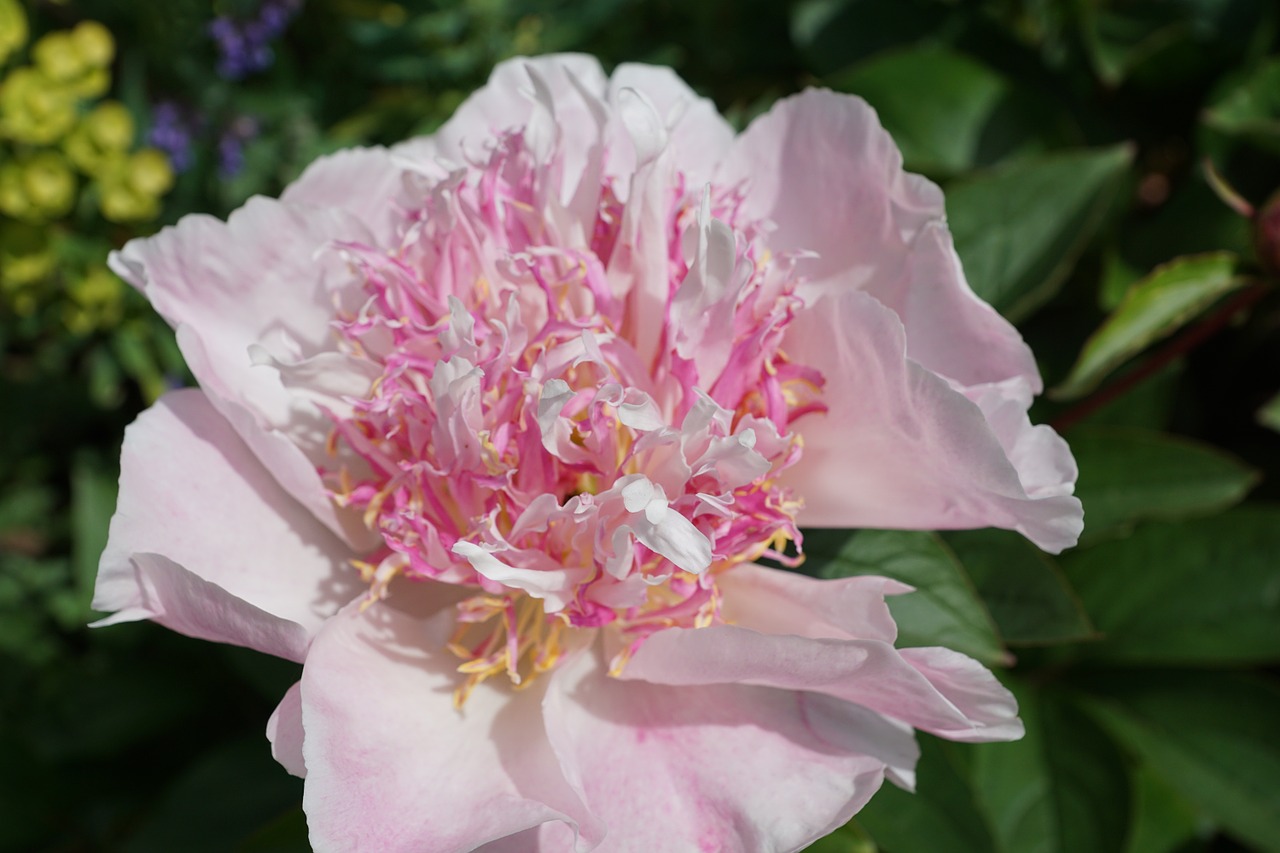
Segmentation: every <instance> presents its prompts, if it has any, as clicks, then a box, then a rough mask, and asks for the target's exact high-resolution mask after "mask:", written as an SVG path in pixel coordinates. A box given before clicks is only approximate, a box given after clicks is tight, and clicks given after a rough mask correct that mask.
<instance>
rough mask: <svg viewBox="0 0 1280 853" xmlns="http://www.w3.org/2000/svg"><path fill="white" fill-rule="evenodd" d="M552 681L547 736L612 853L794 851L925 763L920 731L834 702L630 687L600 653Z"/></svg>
mask: <svg viewBox="0 0 1280 853" xmlns="http://www.w3.org/2000/svg"><path fill="white" fill-rule="evenodd" d="M552 678H553V683H552V685H551V687H550V689H549V690H548V692H547V698H546V702H545V718H546V723H547V730H548V734H549V736H550V738H551V742H552V744H553V746H554V747H555V751H556V755H557V756H558V757H559V758H560V761H561V763H562V765H563V767H564V769H565V773H566V775H567V776H568V778H569V780H570V781H571V783H573V785H574V787H575V788H576V789H578V790H579V791H581V792H582V795H583V798H584V799H585V800H586V803H587V805H588V807H589V808H590V809H591V810H592V812H594V813H595V814H598V815H600V816H601V817H602V818H603V819H604V821H605V823H606V824H607V825H608V828H609V834H608V835H607V836H606V837H605V840H604V843H603V844H602V845H601V846H600V848H599V849H600V850H602V851H638V850H680V851H685V850H688V851H706V853H734V851H748V850H751V851H762V850H796V849H799V848H800V847H803V846H804V845H805V844H808V843H810V842H811V841H813V840H814V839H816V838H819V837H821V836H822V835H825V834H826V833H828V832H830V831H832V830H833V829H835V828H836V827H837V826H840V825H841V824H842V823H844V822H845V821H847V820H848V819H849V818H850V817H851V816H852V815H853V813H854V812H855V811H857V810H858V809H859V808H861V807H862V806H863V805H864V804H865V803H866V802H867V800H868V799H870V797H871V795H872V794H873V793H875V791H876V790H877V789H878V788H879V787H880V784H881V781H882V779H883V777H884V774H885V769H886V766H888V767H890V768H895V769H896V770H897V771H900V773H901V775H904V776H909V775H910V767H912V766H913V765H914V763H915V759H916V755H917V753H916V747H915V744H914V742H913V740H912V738H911V734H910V732H909V730H906V729H904V728H902V727H899V726H897V725H895V724H893V723H891V722H889V721H888V720H885V719H884V718H883V717H880V716H879V715H877V714H873V713H870V712H868V711H866V710H865V709H861V708H857V707H855V706H853V705H849V704H848V703H844V702H838V701H836V700H832V699H830V698H828V697H825V696H817V695H813V694H803V693H795V692H790V691H784V690H771V689H768V688H759V687H747V686H741V685H718V686H702V687H682V688H673V687H664V686H661V685H657V684H646V683H644V682H639V681H630V682H628V681H621V680H618V679H615V678H611V677H609V676H608V675H606V673H605V666H604V663H603V661H602V660H601V659H600V658H599V656H598V655H597V654H595V653H584V654H582V655H580V656H578V657H577V658H576V659H574V660H572V661H568V662H566V663H565V664H563V665H562V666H561V667H560V668H559V669H557V670H556V672H555V673H554V675H553V676H552Z"/></svg>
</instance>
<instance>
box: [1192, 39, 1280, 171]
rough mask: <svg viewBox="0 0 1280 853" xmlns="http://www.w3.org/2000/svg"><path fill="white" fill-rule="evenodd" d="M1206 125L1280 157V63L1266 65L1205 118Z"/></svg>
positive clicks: (1279, 61) (1234, 89)
mask: <svg viewBox="0 0 1280 853" xmlns="http://www.w3.org/2000/svg"><path fill="white" fill-rule="evenodd" d="M1204 120H1205V123H1206V124H1208V125H1209V126H1210V127H1212V128H1213V129H1215V130H1218V131H1221V132H1223V133H1226V134H1230V135H1231V136H1242V137H1246V138H1248V139H1250V140H1252V141H1254V142H1257V143H1258V144H1259V145H1261V146H1262V147H1264V148H1267V149H1269V150H1271V151H1273V152H1275V153H1280V59H1272V60H1269V61H1267V62H1264V63H1262V64H1261V65H1259V66H1258V67H1257V68H1256V69H1254V71H1253V73H1252V74H1250V75H1249V76H1248V77H1247V78H1246V79H1244V80H1243V81H1242V82H1241V83H1240V84H1239V85H1238V86H1235V87H1234V88H1232V89H1230V90H1229V91H1228V92H1227V93H1226V94H1225V95H1223V96H1222V97H1221V98H1219V99H1218V100H1217V101H1216V102H1215V103H1214V104H1213V105H1212V106H1211V107H1209V109H1208V110H1207V111H1206V112H1205V114H1204Z"/></svg>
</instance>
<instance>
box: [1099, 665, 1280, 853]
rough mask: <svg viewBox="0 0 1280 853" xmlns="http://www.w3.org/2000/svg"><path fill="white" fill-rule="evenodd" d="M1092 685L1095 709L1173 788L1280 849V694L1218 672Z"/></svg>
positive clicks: (1263, 845) (1251, 838)
mask: <svg viewBox="0 0 1280 853" xmlns="http://www.w3.org/2000/svg"><path fill="white" fill-rule="evenodd" d="M1091 686H1092V688H1093V689H1094V690H1095V691H1096V692H1095V693H1094V695H1093V696H1092V698H1091V699H1090V700H1089V701H1088V708H1089V709H1090V710H1091V711H1093V712H1094V713H1095V715H1096V716H1097V717H1098V718H1099V719H1100V720H1101V721H1102V722H1103V723H1104V724H1105V725H1106V727H1107V728H1108V729H1109V730H1110V731H1111V732H1112V733H1113V734H1114V735H1115V736H1116V737H1117V739H1119V740H1120V741H1121V743H1123V744H1124V745H1126V746H1127V747H1128V748H1129V749H1131V750H1132V751H1134V752H1135V753H1137V755H1139V756H1140V757H1141V758H1142V759H1143V761H1145V762H1146V763H1147V764H1149V765H1150V767H1151V769H1152V770H1154V771H1155V772H1156V773H1157V774H1159V776H1160V777H1161V778H1162V779H1163V780H1165V781H1166V782H1168V784H1169V785H1170V786H1171V787H1173V788H1174V789H1175V790H1177V791H1178V792H1179V793H1180V794H1181V795H1182V796H1184V797H1186V799H1187V800H1188V801H1190V802H1191V803H1193V804H1195V805H1196V806H1198V807H1199V808H1202V809H1204V811H1205V812H1207V813H1208V814H1209V815H1210V816H1212V817H1214V818H1215V819H1217V820H1219V821H1221V822H1222V824H1223V825H1224V826H1225V827H1226V828H1227V829H1228V830H1229V831H1231V832H1232V833H1233V834H1235V835H1238V836H1239V837H1240V838H1242V839H1244V840H1246V841H1248V842H1249V843H1251V844H1254V845H1256V846H1257V848H1258V849H1259V850H1273V851H1274V850H1280V727H1277V725H1276V709H1277V708H1280V689H1277V688H1276V686H1275V685H1274V684H1272V683H1270V682H1267V681H1263V680H1261V679H1258V678H1253V677H1250V676H1245V675H1236V674H1228V673H1218V672H1191V673H1177V672H1173V673H1167V674H1159V675H1157V674H1152V675H1149V676H1146V677H1138V676H1135V675H1134V674H1130V673H1126V674H1123V675H1117V676H1116V677H1114V678H1106V679H1105V680H1102V679H1099V680H1097V681H1095V682H1092V683H1091Z"/></svg>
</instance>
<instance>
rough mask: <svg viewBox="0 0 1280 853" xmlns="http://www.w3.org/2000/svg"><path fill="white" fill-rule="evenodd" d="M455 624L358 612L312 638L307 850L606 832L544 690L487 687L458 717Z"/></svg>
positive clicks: (374, 610)
mask: <svg viewBox="0 0 1280 853" xmlns="http://www.w3.org/2000/svg"><path fill="white" fill-rule="evenodd" d="M430 586H433V587H434V586H436V585H434V584H432V585H430ZM429 591H430V590H428V592H429ZM418 592H422V590H421V589H419V590H418ZM406 597H412V594H410V595H409V596H406V595H403V594H402V595H399V596H397V597H396V601H397V603H402V602H404V600H405V598H406ZM452 615H453V614H452V612H451V610H449V609H445V610H443V611H441V612H439V613H438V614H437V615H435V616H434V617H433V616H431V615H428V614H426V613H422V612H418V613H414V614H412V615H410V614H408V613H404V612H400V611H397V610H394V609H392V607H391V606H389V605H388V604H380V605H376V606H373V607H370V608H367V609H365V610H363V611H362V610H361V608H360V607H359V606H358V605H353V606H351V607H348V608H347V609H345V610H343V611H342V612H341V613H339V614H338V615H337V616H335V617H334V618H333V619H332V620H330V621H329V623H328V624H327V625H326V626H325V629H324V630H323V631H322V632H321V633H320V635H319V636H318V637H317V638H316V640H315V643H314V644H313V645H312V648H311V652H310V654H308V656H307V661H306V665H305V667H304V669H303V673H302V721H303V726H304V728H305V730H306V740H305V741H304V743H303V754H304V756H305V758H306V767H307V785H306V790H305V794H304V797H303V808H304V809H305V810H306V813H307V821H308V825H309V826H310V830H311V843H312V845H313V846H314V847H316V848H317V849H320V850H379V851H388V853H393V852H394V851H415V853H416V851H421V850H439V851H452V850H472V849H474V848H476V847H479V846H480V845H483V844H486V843H488V842H492V841H496V840H498V839H501V838H505V837H506V836H508V835H512V834H515V833H519V832H522V831H524V830H528V829H530V828H533V827H537V826H538V825H539V824H542V823H545V822H548V821H559V822H562V823H564V824H566V825H567V827H568V829H569V836H570V837H572V835H573V831H572V830H573V829H575V828H576V830H577V833H578V835H579V841H578V843H577V849H579V850H587V849H590V847H591V845H592V844H593V843H594V839H595V838H596V837H598V835H599V833H600V830H599V828H598V826H596V825H595V823H594V821H593V819H592V818H591V816H590V814H589V813H587V812H586V811H585V810H584V809H583V807H582V805H581V803H580V802H579V801H578V799H577V797H576V795H574V793H573V792H572V791H571V790H570V789H569V787H568V786H567V785H566V783H565V780H564V778H563V777H562V776H561V774H560V771H559V768H558V765H557V763H556V760H555V757H554V756H553V755H552V753H551V748H550V746H549V744H548V742H547V738H546V735H545V734H544V733H543V731H542V715H541V708H540V703H541V701H542V691H543V690H544V689H545V682H544V681H542V680H540V682H535V683H534V685H533V686H532V687H531V688H530V689H529V690H526V691H522V692H519V693H516V692H514V691H512V690H511V688H510V686H509V685H495V684H494V683H493V682H486V683H484V684H481V685H479V686H478V687H476V688H475V690H473V691H472V692H471V694H470V696H469V697H468V699H467V701H466V704H465V705H464V706H463V707H462V708H461V709H456V708H454V706H453V689H454V687H455V686H457V683H458V678H459V676H458V674H457V671H456V670H457V665H458V660H457V658H455V657H453V656H452V655H451V654H450V653H449V652H448V651H447V650H446V649H445V643H446V642H447V640H448V634H449V631H450V629H451V627H452V623H453V619H452ZM563 849H573V848H572V847H569V848H563Z"/></svg>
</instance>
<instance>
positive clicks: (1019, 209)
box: [947, 145, 1133, 322]
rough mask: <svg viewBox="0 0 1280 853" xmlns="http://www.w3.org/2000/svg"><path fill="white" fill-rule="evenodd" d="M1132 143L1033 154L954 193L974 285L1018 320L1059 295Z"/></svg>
mask: <svg viewBox="0 0 1280 853" xmlns="http://www.w3.org/2000/svg"><path fill="white" fill-rule="evenodd" d="M1132 159H1133V150H1132V148H1130V146H1128V145H1116V146H1112V147H1110V148H1097V149H1082V150H1078V151H1070V152H1064V153H1057V154H1046V155H1040V156H1036V157H1028V158H1026V159H1023V160H1018V161H1016V162H1013V163H1010V164H1008V165H1006V166H1002V167H1000V168H998V169H996V170H993V171H990V172H987V173H984V174H980V175H978V176H975V177H973V178H969V179H966V180H965V181H963V182H961V183H957V184H955V185H953V186H951V187H950V188H949V189H948V191H947V218H948V220H949V221H950V223H951V232H952V234H953V235H954V237H955V242H956V250H957V251H958V252H959V253H960V258H961V260H963V261H964V267H965V274H966V275H967V277H968V279H969V283H970V284H972V285H973V289H974V290H975V291H976V292H977V293H978V295H979V296H981V297H982V298H983V299H985V300H986V301H987V302H990V303H991V304H992V305H993V306H995V307H996V309H997V310H999V311H1000V313H1002V314H1004V315H1005V316H1006V317H1008V318H1009V319H1011V320H1013V321H1015V322H1017V321H1018V320H1021V319H1023V318H1025V317H1027V316H1028V315H1030V314H1031V313H1032V312H1033V311H1034V310H1035V309H1036V308H1038V307H1039V306H1040V305H1042V304H1043V303H1044V302H1045V300H1047V299H1048V298H1049V297H1051V296H1052V295H1053V294H1054V293H1055V292H1056V291H1057V289H1058V288H1059V287H1060V286H1061V284H1062V282H1063V281H1064V280H1065V279H1066V277H1067V275H1068V273H1070V271H1071V267H1072V266H1073V265H1074V263H1075V260H1076V258H1077V257H1078V256H1079V254H1080V253H1081V252H1082V251H1083V250H1084V247H1085V246H1086V245H1088V243H1089V241H1090V239H1091V238H1092V236H1093V232H1094V231H1095V230H1096V229H1097V227H1098V225H1099V224H1100V223H1101V221H1102V217H1103V215H1104V214H1105V213H1106V210H1107V208H1108V207H1109V205H1110V204H1111V201H1112V199H1113V198H1114V196H1115V193H1116V191H1117V190H1118V188H1119V186H1120V183H1121V180H1120V179H1121V178H1122V177H1123V175H1124V174H1125V172H1126V170H1127V168H1128V166H1129V163H1130V161H1131V160H1132Z"/></svg>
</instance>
